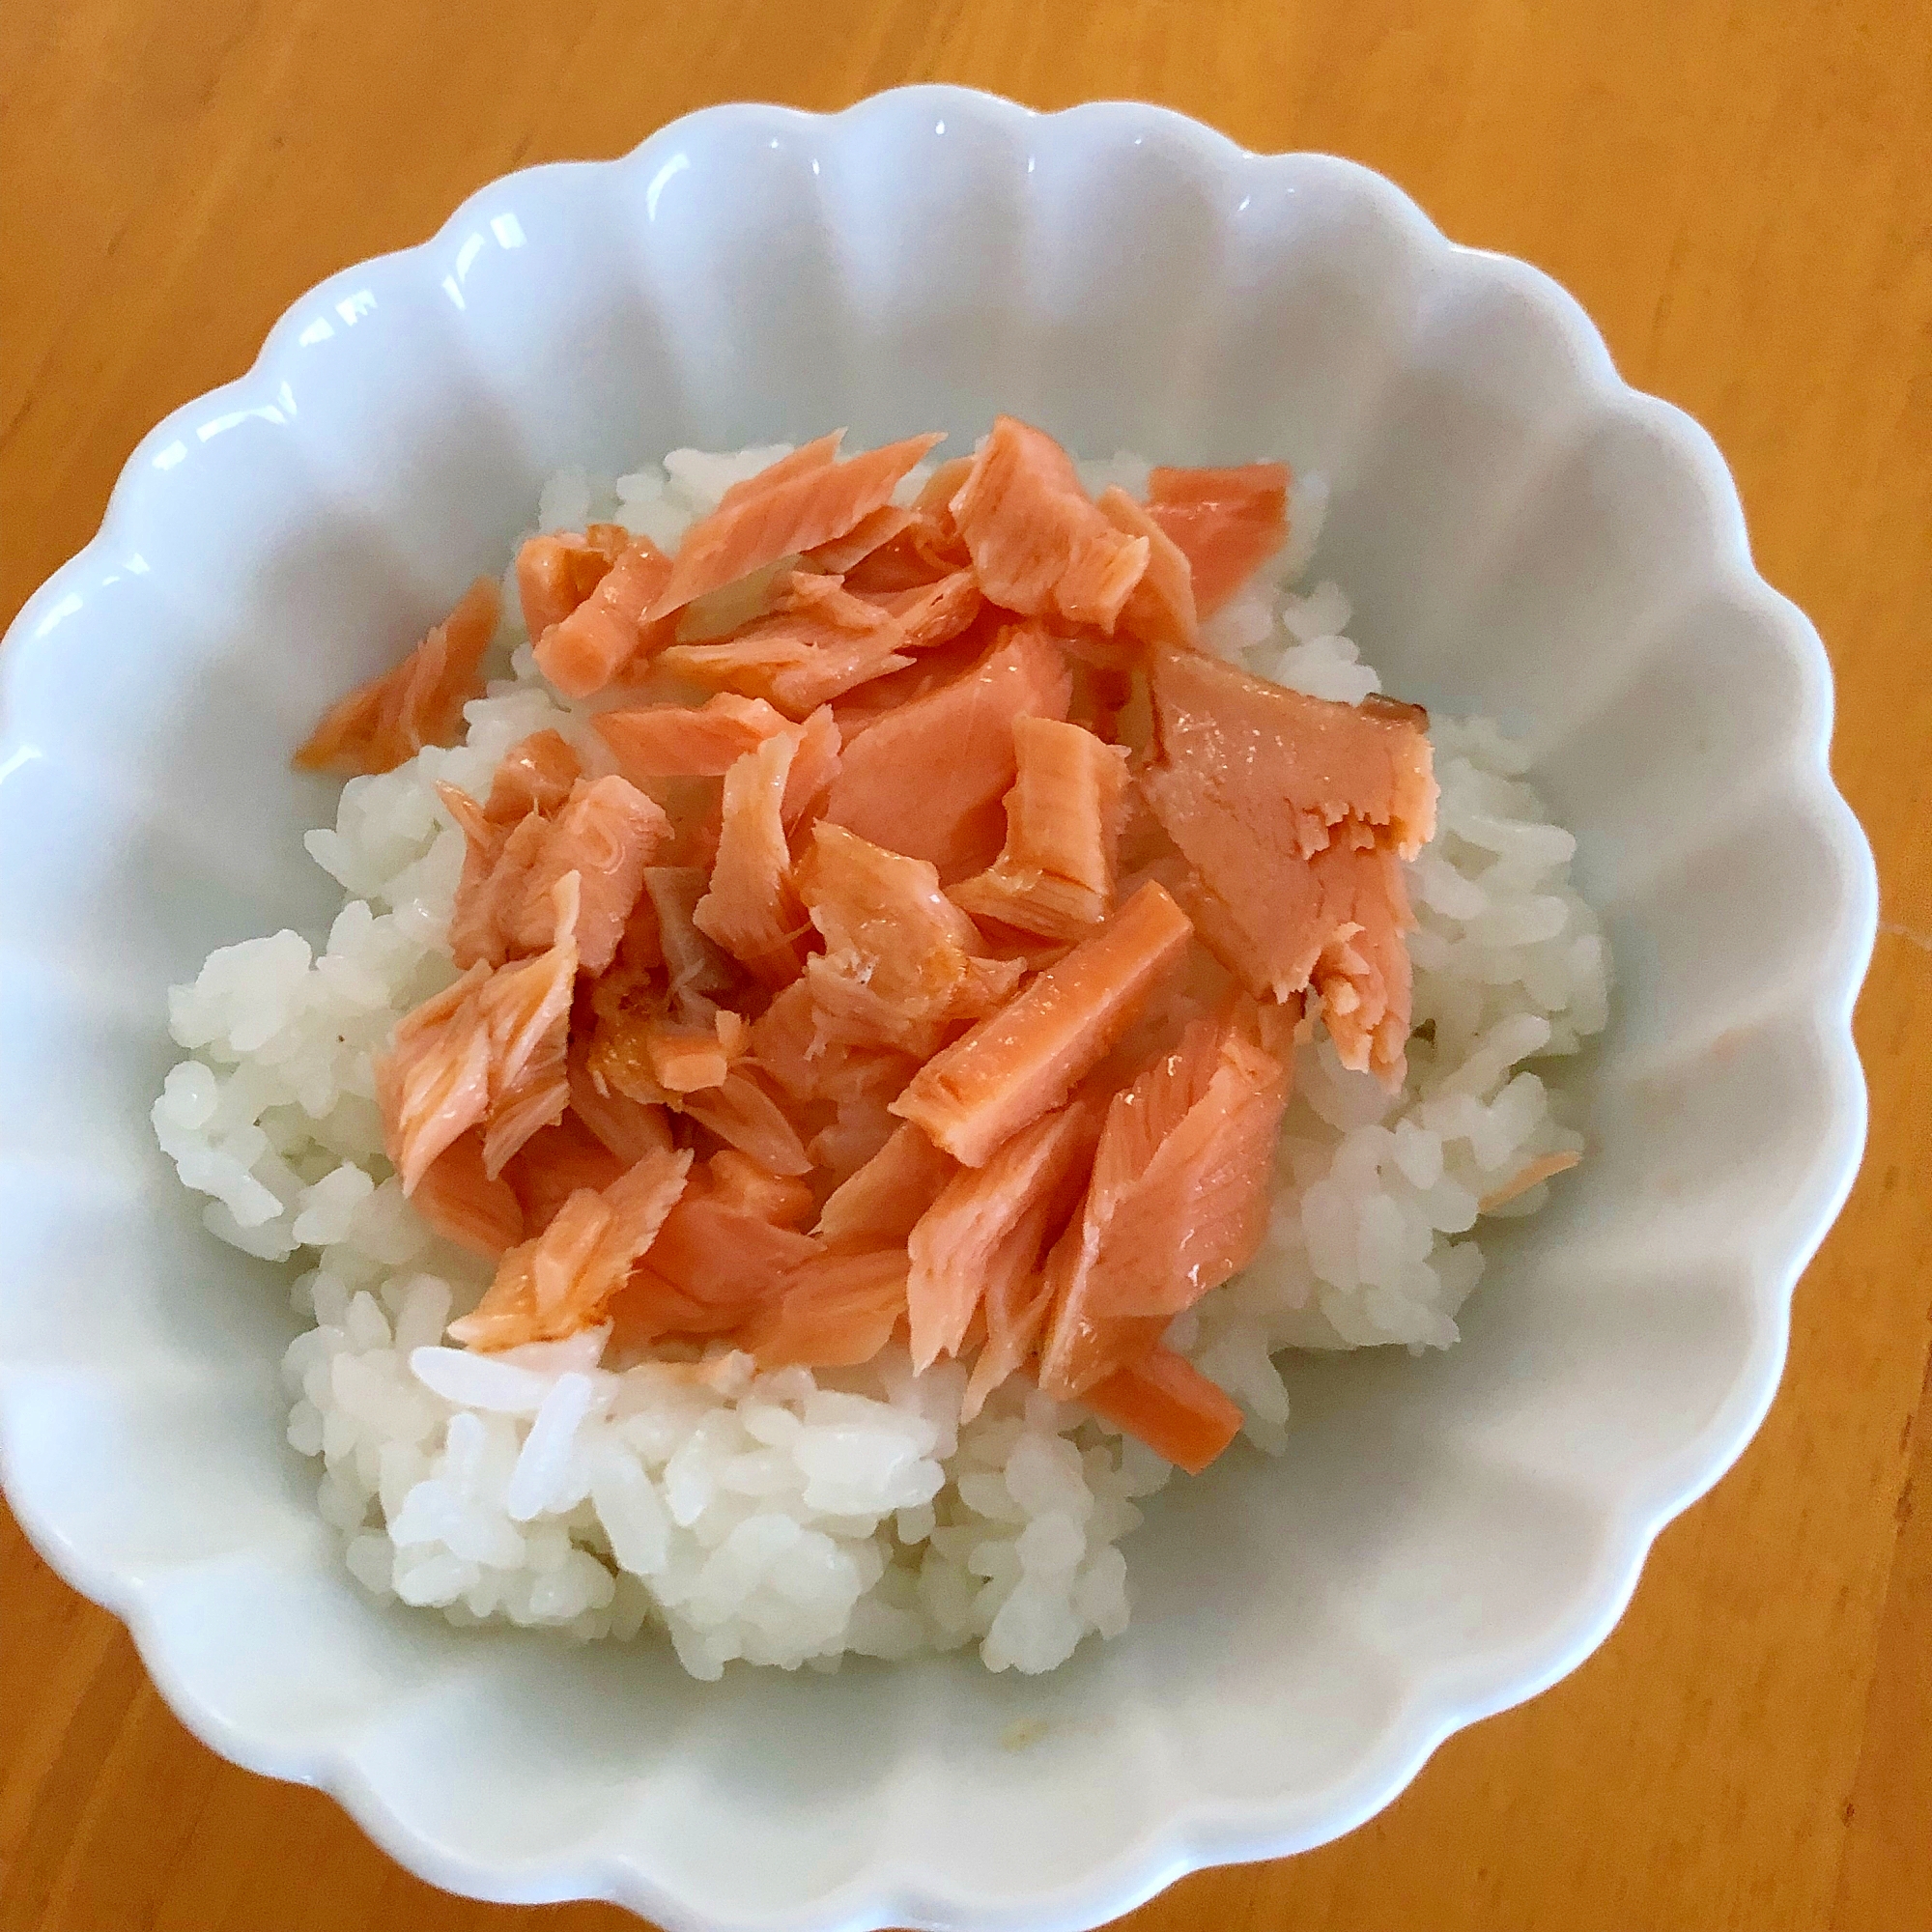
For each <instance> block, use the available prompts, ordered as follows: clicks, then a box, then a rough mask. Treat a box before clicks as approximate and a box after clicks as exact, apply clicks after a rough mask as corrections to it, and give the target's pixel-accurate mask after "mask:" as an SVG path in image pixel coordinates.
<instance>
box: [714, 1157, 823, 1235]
mask: <svg viewBox="0 0 1932 1932" xmlns="http://www.w3.org/2000/svg"><path fill="white" fill-rule="evenodd" d="M706 1166H707V1168H708V1169H709V1172H710V1175H711V1188H712V1192H713V1195H714V1196H715V1198H716V1199H717V1200H719V1201H720V1202H722V1203H725V1204H726V1205H727V1206H729V1207H731V1208H740V1209H742V1210H743V1211H744V1212H745V1213H747V1214H755V1215H757V1216H758V1217H759V1219H761V1220H765V1221H769V1222H770V1223H771V1224H772V1226H773V1227H775V1228H794V1229H795V1228H797V1227H799V1226H800V1225H801V1224H802V1223H803V1222H804V1220H805V1218H806V1216H807V1215H808V1214H810V1212H811V1206H812V1203H811V1189H810V1188H809V1187H808V1186H807V1185H806V1184H805V1182H804V1181H802V1180H800V1179H796V1178H795V1177H793V1176H790V1175H783V1174H774V1173H773V1172H772V1171H771V1169H770V1168H768V1167H764V1166H761V1165H760V1164H759V1163H758V1162H757V1161H755V1160H753V1158H752V1156H751V1155H750V1154H748V1153H740V1152H739V1151H738V1150H737V1149H736V1148H723V1149H721V1150H720V1151H718V1152H717V1153H714V1154H713V1155H712V1156H711V1158H710V1160H709V1161H708V1162H707V1163H706Z"/></svg>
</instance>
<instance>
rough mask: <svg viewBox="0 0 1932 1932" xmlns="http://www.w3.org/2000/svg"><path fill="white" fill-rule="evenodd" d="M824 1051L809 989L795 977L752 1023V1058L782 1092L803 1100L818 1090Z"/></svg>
mask: <svg viewBox="0 0 1932 1932" xmlns="http://www.w3.org/2000/svg"><path fill="white" fill-rule="evenodd" d="M824 1053H825V1047H824V1043H823V1042H822V1041H821V1040H820V1039H819V1037H818V1012H817V1009H816V1008H814V1007H813V1005H812V1003H811V988H810V986H809V985H808V984H807V983H806V982H805V981H804V980H793V981H792V982H791V984H790V985H789V986H786V987H784V988H782V989H781V991H780V992H778V993H776V994H774V995H773V998H772V1003H771V1005H770V1006H768V1007H767V1008H766V1009H764V1011H763V1012H761V1013H760V1014H759V1015H758V1017H757V1018H756V1019H754V1020H753V1022H752V1045H751V1057H752V1059H753V1062H754V1063H755V1064H756V1065H758V1066H759V1067H761V1068H762V1069H763V1070H764V1071H765V1072H766V1073H768V1074H770V1076H771V1077H772V1079H773V1080H774V1081H775V1082H776V1083H777V1085H778V1086H779V1088H780V1089H781V1091H782V1092H783V1093H785V1094H788V1095H790V1097H791V1098H792V1099H794V1100H804V1099H810V1097H812V1096H813V1095H814V1094H816V1093H817V1091H818V1077H819V1074H820V1072H821V1071H822V1070H823V1059H824Z"/></svg>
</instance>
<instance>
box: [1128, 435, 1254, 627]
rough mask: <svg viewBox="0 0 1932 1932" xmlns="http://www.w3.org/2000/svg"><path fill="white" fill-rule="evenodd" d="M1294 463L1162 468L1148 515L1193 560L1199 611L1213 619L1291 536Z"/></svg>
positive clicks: (1152, 485) (1152, 486) (1153, 478)
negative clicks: (1290, 493) (1291, 465)
mask: <svg viewBox="0 0 1932 1932" xmlns="http://www.w3.org/2000/svg"><path fill="white" fill-rule="evenodd" d="M1288 484H1289V475H1288V466H1287V465H1286V464H1283V463H1246V464H1242V465H1240V466H1238V467H1237V468H1236V469H1155V470H1153V471H1151V473H1150V475H1149V477H1148V515H1149V516H1151V518H1152V519H1153V521H1154V522H1155V523H1156V524H1158V525H1159V526H1161V528H1162V529H1164V530H1165V531H1166V532H1167V534H1168V535H1169V537H1171V538H1172V539H1173V541H1174V543H1175V545H1176V547H1177V548H1178V549H1179V551H1180V553H1181V554H1182V555H1184V556H1185V557H1186V558H1187V562H1188V566H1189V575H1190V577H1191V579H1192V582H1193V587H1194V610H1195V614H1196V615H1197V616H1200V617H1204V618H1205V617H1211V616H1212V615H1213V614H1214V612H1215V611H1218V610H1219V609H1220V608H1221V606H1222V605H1224V604H1225V603H1226V602H1227V601H1228V599H1229V598H1230V597H1232V596H1233V595H1234V594H1235V592H1236V590H1238V589H1239V588H1240V587H1241V585H1242V584H1243V583H1245V582H1247V580H1248V579H1249V578H1250V577H1252V576H1253V575H1254V574H1255V572H1256V571H1257V570H1259V569H1260V568H1261V566H1262V565H1263V564H1264V563H1265V562H1266V561H1267V560H1268V558H1269V557H1271V556H1272V555H1273V554H1275V552H1276V551H1278V550H1279V549H1280V548H1281V547H1282V545H1283V544H1285V543H1286V542H1287V541H1288Z"/></svg>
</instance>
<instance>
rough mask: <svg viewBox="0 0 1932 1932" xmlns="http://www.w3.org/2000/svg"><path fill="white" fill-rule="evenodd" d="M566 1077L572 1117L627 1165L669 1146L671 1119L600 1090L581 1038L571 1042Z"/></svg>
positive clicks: (656, 1108) (661, 1110)
mask: <svg viewBox="0 0 1932 1932" xmlns="http://www.w3.org/2000/svg"><path fill="white" fill-rule="evenodd" d="M567 1078H568V1080H569V1083H570V1111H571V1114H572V1115H573V1116H574V1117H575V1118H576V1119H577V1120H578V1121H580V1122H582V1124H583V1126H584V1127H585V1129H586V1130H587V1131H588V1132H589V1133H590V1135H591V1136H592V1137H593V1138H594V1139H595V1140H596V1141H597V1142H598V1144H599V1145H600V1146H602V1147H604V1148H607V1149H609V1150H610V1151H611V1153H613V1154H615V1155H616V1156H617V1158H618V1159H619V1160H621V1161H623V1162H624V1164H625V1165H626V1166H629V1165H631V1164H632V1163H633V1162H635V1161H639V1160H642V1159H643V1157H644V1156H645V1155H646V1154H647V1153H660V1152H662V1151H664V1150H665V1149H667V1148H668V1147H669V1146H670V1117H669V1116H668V1114H667V1113H666V1112H665V1110H664V1108H663V1107H661V1106H656V1105H651V1104H647V1103H645V1102H642V1101H639V1100H634V1099H632V1098H631V1097H630V1096H629V1095H628V1094H620V1093H617V1092H616V1091H615V1090H614V1089H612V1090H610V1091H608V1092H607V1091H606V1090H604V1089H603V1088H600V1087H599V1086H598V1084H597V1082H596V1079H595V1078H594V1077H593V1076H592V1074H591V1071H590V1051H589V1045H588V1043H587V1041H585V1040H583V1039H582V1038H576V1039H573V1040H572V1041H571V1043H570V1056H569V1062H568V1066H567Z"/></svg>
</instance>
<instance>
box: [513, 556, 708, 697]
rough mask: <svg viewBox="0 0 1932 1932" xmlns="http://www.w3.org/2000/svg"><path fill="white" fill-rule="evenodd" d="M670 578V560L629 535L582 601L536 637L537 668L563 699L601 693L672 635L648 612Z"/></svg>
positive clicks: (669, 627)
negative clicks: (637, 659)
mask: <svg viewBox="0 0 1932 1932" xmlns="http://www.w3.org/2000/svg"><path fill="white" fill-rule="evenodd" d="M670 578H671V561H670V558H669V557H668V556H667V555H666V554H664V552H663V551H661V550H660V549H659V548H658V547H657V545H656V544H654V543H653V542H652V541H651V540H650V538H649V537H643V536H639V537H633V538H631V540H630V542H629V543H628V544H627V545H626V546H625V548H624V550H623V551H622V552H621V553H620V554H618V556H617V558H616V559H615V561H614V562H612V564H611V567H610V569H609V570H607V571H606V572H605V573H604V575H603V576H602V577H601V578H600V579H599V580H598V582H597V586H596V588H595V589H593V590H592V591H591V592H590V594H589V595H588V596H587V597H585V598H584V600H583V601H582V603H581V604H579V605H578V606H577V608H576V609H575V610H574V611H571V613H570V614H569V615H568V616H567V617H564V618H562V619H561V620H560V621H559V622H557V623H554V624H553V625H552V626H551V627H550V629H549V630H547V631H545V632H544V633H543V635H542V636H541V637H537V639H536V653H537V668H538V669H540V670H541V671H542V672H543V674H544V675H545V676H546V677H547V678H549V679H550V681H551V682H552V683H553V684H554V685H555V686H556V688H557V689H558V690H559V691H560V692H562V693H563V694H564V696H567V697H589V696H593V695H594V694H595V693H597V692H600V691H602V690H603V689H604V687H605V686H606V685H608V684H610V683H611V680H612V679H614V678H615V677H617V676H618V675H619V674H620V673H622V672H623V671H624V670H625V669H626V668H627V667H628V666H629V665H630V664H631V662H632V660H633V659H635V658H639V657H648V656H649V655H650V654H651V653H652V652H654V651H656V650H658V649H660V648H661V647H662V646H663V645H665V644H668V642H669V641H670V640H671V638H672V637H673V636H674V635H675V633H676V626H675V624H664V623H660V622H654V621H653V620H652V618H651V616H650V615H649V611H650V607H651V605H652V604H653V603H654V602H655V601H656V600H657V599H658V598H659V597H660V596H661V595H662V594H663V591H664V588H665V585H666V584H667V583H668V582H670ZM532 635H533V636H535V634H534V633H532Z"/></svg>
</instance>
